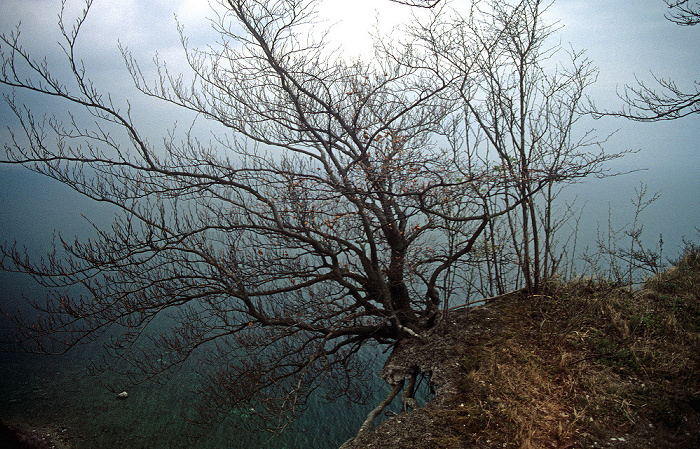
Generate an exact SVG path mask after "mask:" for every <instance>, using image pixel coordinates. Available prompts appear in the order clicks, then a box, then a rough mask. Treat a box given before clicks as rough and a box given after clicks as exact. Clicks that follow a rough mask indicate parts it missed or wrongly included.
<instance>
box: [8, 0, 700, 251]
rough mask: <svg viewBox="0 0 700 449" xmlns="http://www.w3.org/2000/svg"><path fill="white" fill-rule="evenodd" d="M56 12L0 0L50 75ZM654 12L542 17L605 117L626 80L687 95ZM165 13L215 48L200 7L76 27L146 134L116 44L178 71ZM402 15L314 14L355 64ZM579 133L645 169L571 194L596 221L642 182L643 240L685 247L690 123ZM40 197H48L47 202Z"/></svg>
mask: <svg viewBox="0 0 700 449" xmlns="http://www.w3.org/2000/svg"><path fill="white" fill-rule="evenodd" d="M458 1H466V0H458ZM60 6H61V2H60V1H59V0H0V30H1V31H2V32H5V33H7V32H9V31H11V30H12V29H13V28H14V27H15V26H16V24H17V23H18V22H20V21H21V22H22V28H21V29H22V34H23V42H24V44H25V47H26V48H28V49H30V50H32V52H33V53H34V54H35V55H36V56H37V57H43V56H46V57H47V60H48V62H49V64H51V65H53V64H56V63H60V61H61V60H60V48H59V47H58V46H57V45H56V41H57V40H58V38H59V35H58V34H57V31H58V29H57V26H56V21H57V15H58V12H59V10H60ZM82 7H83V2H82V1H81V0H68V1H67V8H68V10H69V11H72V14H73V15H72V16H73V17H75V15H76V14H77V12H78V11H79V10H80V9H82ZM665 12H666V5H665V3H664V2H663V1H662V0H616V1H611V0H559V1H556V2H555V3H554V4H553V6H552V7H551V8H550V10H549V11H548V18H549V20H550V22H556V23H558V25H560V26H561V27H562V29H561V31H560V33H559V35H558V37H559V38H560V39H561V42H562V43H563V44H564V45H565V46H568V45H569V44H570V45H571V46H572V47H573V48H574V49H577V50H579V49H585V50H586V51H587V56H588V57H589V59H591V60H592V61H593V63H594V64H595V65H596V66H598V67H599V69H600V76H599V79H598V82H597V83H596V84H595V85H594V86H593V88H592V89H591V90H590V91H589V94H590V96H591V98H592V99H593V100H594V101H595V102H596V103H597V104H598V105H599V106H600V107H604V108H610V109H616V108H619V107H620V106H621V102H620V100H619V99H618V98H617V97H616V92H617V91H618V90H620V89H622V88H623V87H624V85H625V84H633V83H634V80H635V76H637V77H638V78H640V79H642V80H645V81H652V75H651V73H654V74H655V75H657V76H660V77H664V78H672V79H674V80H676V81H678V83H679V85H680V86H687V87H692V83H693V80H700V26H697V27H679V26H677V25H674V24H672V23H671V22H669V21H667V20H666V19H665V18H664V13H665ZM174 14H176V15H177V16H178V18H179V20H180V21H181V23H182V24H183V25H184V26H185V29H186V34H187V35H188V36H189V37H190V39H191V42H192V43H193V44H194V45H206V44H207V43H209V42H212V40H213V39H215V38H216V35H215V34H213V33H212V31H211V29H210V27H209V24H208V23H207V21H206V17H208V16H209V15H210V9H209V6H208V2H207V1H206V0H204V1H202V0H149V1H145V0H123V1H118V2H115V1H112V0H94V4H93V7H92V10H91V14H90V16H89V18H88V21H87V22H86V24H85V27H84V29H83V36H82V41H81V42H82V47H81V51H82V53H81V56H82V57H83V59H84V60H85V61H86V64H87V67H88V70H89V75H90V76H91V77H92V78H93V79H94V80H96V81H97V82H98V85H100V86H101V87H102V88H103V89H105V90H106V91H108V92H110V93H112V94H114V95H115V96H117V97H119V96H120V95H121V96H126V97H127V99H128V100H129V101H131V102H132V103H133V104H140V107H141V116H140V117H141V118H143V119H144V120H149V119H150V120H151V122H152V123H149V126H151V127H152V128H153V131H154V132H160V131H161V130H164V129H167V128H168V127H170V126H171V123H170V122H169V120H160V118H163V117H168V116H167V115H166V114H165V112H164V111H166V109H167V108H166V106H165V105H162V104H156V103H154V102H152V101H151V102H144V103H138V102H139V101H140V100H139V97H137V96H133V97H132V95H133V94H134V91H133V89H132V88H131V87H130V86H131V80H130V78H129V77H128V74H127V73H126V71H125V69H124V66H123V63H122V60H121V56H120V53H119V50H118V48H117V45H118V42H121V43H122V44H123V45H125V46H127V47H128V48H129V49H130V50H131V51H132V52H133V53H134V56H135V57H136V58H137V59H138V60H139V61H140V62H142V63H143V64H144V66H148V63H149V61H150V60H151V58H152V57H153V55H155V54H156V52H157V53H158V54H159V55H160V57H161V59H163V60H166V61H168V62H169V64H170V66H171V68H177V67H179V66H178V64H181V63H182V51H181V47H180V43H179V39H178V36H177V32H176V29H175V20H174V18H173V15H174ZM407 16H408V10H407V8H406V7H403V6H399V5H395V4H391V3H390V2H388V0H352V1H350V0H326V1H325V2H323V9H322V18H326V19H327V20H328V22H326V23H328V24H333V27H332V34H331V35H332V37H333V39H335V40H336V41H337V42H338V43H339V44H340V45H343V48H344V49H345V51H346V52H347V54H348V55H356V54H363V53H364V52H366V51H367V50H368V49H369V48H370V45H371V43H370V40H369V37H368V33H369V32H370V31H371V29H372V27H373V26H374V24H375V21H376V19H377V18H378V20H379V23H382V24H384V26H385V27H390V26H392V25H393V24H396V23H399V22H401V21H402V20H404V19H405V18H406V17H407ZM3 92H7V90H6V89H4V90H3ZM27 98H28V100H27V101H29V102H34V101H37V99H36V98H35V97H31V96H29V97H27ZM154 117H157V118H159V120H153V118H154ZM137 118H138V117H137ZM0 119H1V120H2V122H3V124H7V125H9V126H13V125H12V121H11V114H10V113H9V111H8V108H7V106H6V105H5V104H0ZM583 126H591V127H595V128H597V129H599V134H600V135H606V134H608V133H609V132H612V131H613V130H616V129H619V131H618V132H617V134H615V135H614V136H613V137H612V138H611V139H610V140H609V141H608V145H607V149H608V150H609V151H610V152H616V151H620V150H625V149H638V150H639V153H638V154H636V155H632V156H630V157H628V158H626V159H624V160H623V161H619V162H616V164H617V165H618V166H620V168H621V169H634V168H646V169H648V170H647V171H645V172H643V173H638V174H635V175H631V176H628V177H625V178H623V179H622V178H616V179H612V180H608V181H603V182H600V183H598V184H596V185H592V186H589V185H588V184H587V185H586V186H585V188H584V189H579V191H578V193H579V194H580V195H582V196H583V197H585V198H584V201H586V202H589V203H593V210H596V211H597V212H596V213H597V214H599V213H600V211H601V210H603V209H606V210H607V204H608V202H611V204H613V208H616V207H618V205H620V204H622V203H625V204H626V198H629V197H630V196H631V195H632V194H633V193H634V186H635V185H636V184H637V183H638V182H639V181H640V180H643V181H645V182H647V183H648V184H649V188H650V190H652V191H657V190H661V191H662V192H663V196H662V200H663V204H662V205H657V206H655V208H654V209H653V210H652V211H651V213H652V216H653V219H651V221H652V223H650V225H649V227H650V228H652V229H651V230H650V233H652V234H656V235H658V232H657V231H661V232H665V233H670V234H673V235H674V237H673V238H675V239H676V240H679V239H680V237H681V235H687V236H689V237H692V236H693V235H694V231H693V227H694V226H700V149H699V145H700V144H699V143H698V142H700V115H696V116H693V117H688V118H685V119H683V120H679V121H675V122H666V123H651V124H647V123H633V122H629V121H626V120H624V119H615V118H605V119H602V120H598V121H593V120H589V121H587V122H586V124H584V125H583ZM0 136H1V137H2V139H6V138H7V132H6V131H4V130H3V131H2V134H0ZM13 171H14V170H7V169H6V168H4V167H0V176H3V177H4V182H5V183H11V182H12V179H13V178H12V176H15V175H13V173H12V172H13ZM37 188H39V187H38V186H37ZM35 193H36V192H35ZM51 193H52V192H51V191H47V192H46V195H50V194H51ZM38 194H39V195H40V197H41V193H40V192H38ZM4 202H5V203H7V204H4V210H3V211H2V212H0V214H5V215H13V214H14V215H17V214H18V212H17V210H18V208H19V209H21V208H22V207H26V206H25V205H24V204H25V203H26V200H25V199H24V198H23V197H20V196H16V197H12V198H8V197H7V195H5V197H4ZM603 206H604V207H603ZM20 215H21V214H20ZM602 219H603V220H605V217H602ZM1 223H2V222H0V224H1Z"/></svg>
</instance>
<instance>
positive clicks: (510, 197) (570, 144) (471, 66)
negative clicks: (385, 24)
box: [414, 0, 623, 295]
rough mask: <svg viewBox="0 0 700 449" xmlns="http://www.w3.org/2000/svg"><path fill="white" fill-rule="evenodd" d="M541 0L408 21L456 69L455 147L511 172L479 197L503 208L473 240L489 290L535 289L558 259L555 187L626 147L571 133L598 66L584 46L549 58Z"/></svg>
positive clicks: (595, 170)
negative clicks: (609, 148)
mask: <svg viewBox="0 0 700 449" xmlns="http://www.w3.org/2000/svg"><path fill="white" fill-rule="evenodd" d="M548 4H549V3H548V2H542V1H537V0H533V1H521V2H517V3H515V4H512V5H511V4H507V3H499V2H488V3H486V4H484V5H483V9H480V8H479V4H477V5H475V6H474V7H473V8H472V10H471V12H470V15H469V16H459V15H457V14H454V15H453V18H452V19H451V20H446V19H437V18H436V19H432V20H429V21H426V25H425V26H422V27H415V28H414V32H415V37H416V39H417V40H418V41H420V42H422V43H423V45H424V46H425V47H426V48H429V49H430V51H431V52H432V53H434V54H436V55H441V59H442V61H441V64H442V65H443V66H445V67H449V70H451V71H452V73H454V75H453V77H454V79H455V82H456V85H457V86H458V96H459V102H460V108H461V111H460V113H459V114H458V115H455V123H460V126H461V130H460V132H459V133H451V134H450V137H452V139H451V140H450V144H451V149H452V151H454V152H455V153H458V152H462V151H463V150H464V148H468V150H467V151H468V157H469V158H470V160H471V161H472V165H476V166H479V167H481V166H486V167H488V169H489V170H490V171H492V172H496V173H500V174H501V175H502V176H503V177H506V178H509V179H514V180H516V181H515V184H513V185H509V186H508V191H507V192H506V194H505V195H499V196H489V197H488V198H484V204H485V207H487V208H489V209H490V210H499V209H500V208H503V207H505V208H506V209H508V210H509V212H508V213H507V214H505V215H503V216H500V217H499V218H498V219H492V220H490V221H489V226H488V227H487V233H486V236H485V239H484V241H483V242H482V243H483V244H482V245H480V249H481V254H482V255H483V263H485V265H484V268H485V270H486V271H487V273H488V274H487V276H486V279H483V278H480V279H479V284H480V287H481V288H488V289H490V290H488V293H490V294H491V295H493V294H502V293H504V286H506V285H509V286H510V288H514V287H516V286H518V285H519V284H520V283H522V284H524V285H522V286H523V287H524V288H526V289H527V290H528V291H529V292H531V293H534V292H537V291H539V290H540V288H541V287H542V283H543V280H544V279H546V278H548V277H551V276H552V275H553V274H554V273H555V272H556V269H557V265H558V261H559V260H558V255H557V254H555V251H554V245H555V243H556V239H555V233H556V230H557V229H558V228H559V227H560V226H561V223H562V221H563V219H564V216H559V217H555V216H553V213H554V201H555V199H556V196H557V194H558V192H559V189H560V188H561V186H562V185H565V184H566V183H569V182H572V181H575V180H577V179H581V178H583V177H586V176H589V175H592V174H596V175H604V172H603V170H602V165H603V164H604V162H606V161H607V160H609V159H612V158H616V157H620V156H622V155H623V153H617V154H606V153H605V152H604V151H603V149H602V144H603V143H604V139H603V140H600V139H596V138H595V136H594V135H593V133H592V132H591V131H587V132H585V131H584V132H582V133H580V134H575V133H574V128H575V125H576V123H577V122H578V121H579V120H580V118H581V117H582V116H583V112H582V111H581V109H580V104H581V99H582V98H583V92H584V91H585V89H586V88H587V87H588V86H590V85H591V84H592V83H593V82H595V79H596V77H597V70H596V69H595V68H594V67H593V66H592V64H591V63H590V61H588V60H587V59H586V58H585V57H584V54H583V52H574V51H572V52H569V53H568V57H569V61H568V63H563V64H562V63H559V64H556V63H554V62H553V60H554V57H555V55H557V54H558V53H561V52H562V49H561V47H560V46H557V45H554V46H550V43H549V39H548V38H549V37H550V35H551V34H552V33H553V32H555V31H556V30H554V29H552V28H551V27H550V26H547V25H546V24H544V23H543V22H544V19H543V16H544V14H545V13H546V10H547V6H548ZM445 9H446V8H445ZM440 14H442V15H444V14H445V13H444V11H441V12H438V13H436V17H439V16H440ZM466 30H468V32H465V31H466ZM448 134H449V133H448ZM455 137H457V138H456V139H455ZM477 161H478V162H477ZM543 181H544V183H543ZM515 204H517V205H518V206H517V207H516V208H515V209H513V208H512V206H514V205H515ZM506 273H510V275H507V274H506ZM494 288H495V290H494Z"/></svg>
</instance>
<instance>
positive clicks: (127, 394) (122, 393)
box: [117, 391, 129, 399]
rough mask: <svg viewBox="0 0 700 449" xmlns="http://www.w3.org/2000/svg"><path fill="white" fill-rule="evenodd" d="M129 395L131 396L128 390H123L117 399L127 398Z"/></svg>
mask: <svg viewBox="0 0 700 449" xmlns="http://www.w3.org/2000/svg"><path fill="white" fill-rule="evenodd" d="M128 397H129V393H127V392H126V391H122V392H121V393H119V394H118V395H117V399H126V398H128Z"/></svg>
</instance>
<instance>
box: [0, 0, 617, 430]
mask: <svg viewBox="0 0 700 449" xmlns="http://www.w3.org/2000/svg"><path fill="white" fill-rule="evenodd" d="M316 3H317V2H316V1H314V0H259V1H251V0H228V1H224V2H222V6H223V8H224V9H225V12H224V13H222V14H220V15H219V16H217V18H216V19H215V20H214V21H213V24H214V26H215V27H216V30H217V32H218V33H219V35H220V40H219V42H218V44H217V45H215V46H210V47H207V48H205V49H196V48H191V47H190V46H189V44H188V41H187V38H186V37H185V35H184V33H183V32H182V30H180V31H181V35H182V42H183V47H184V50H185V53H186V56H187V60H188V62H189V65H190V68H191V78H190V79H189V80H187V79H186V78H185V76H184V75H181V74H177V73H170V72H169V71H168V70H167V68H166V66H165V65H164V64H158V65H157V68H158V73H159V77H158V78H157V79H156V80H155V81H154V80H149V79H147V78H146V77H145V76H144V75H143V74H142V73H143V72H142V70H141V68H140V67H139V65H138V63H137V61H136V60H135V59H134V58H133V57H132V56H131V54H130V53H129V52H128V51H127V50H125V49H124V50H123V55H124V59H125V62H126V65H127V68H128V70H129V73H130V74H131V76H132V78H133V81H134V83H135V85H136V87H137V88H138V89H139V90H140V91H141V92H142V93H143V94H144V95H147V96H152V97H156V98H159V99H161V100H164V101H166V102H169V103H171V104H172V105H175V106H177V107H179V108H184V109H185V110H189V111H192V112H194V113H196V114H198V115H199V116H202V117H205V118H206V119H208V120H210V121H211V123H212V125H213V126H218V128H217V131H216V132H215V133H214V136H215V138H214V139H213V141H212V142H209V143H203V142H201V141H200V140H199V139H197V138H196V136H195V135H194V134H190V133H185V134H184V136H183V137H182V138H181V139H178V138H177V137H176V136H175V135H176V133H175V132H173V133H171V134H170V135H169V136H168V137H167V138H165V139H164V140H163V143H162V145H155V144H154V143H152V142H151V141H149V140H148V139H147V138H146V136H145V134H144V133H143V131H142V130H143V129H146V128H147V127H148V123H143V124H139V123H136V122H135V121H134V120H133V119H132V116H131V109H130V106H129V104H128V103H124V104H122V105H121V106H120V104H119V101H118V100H117V99H115V98H113V95H112V94H114V93H110V94H109V95H104V94H102V93H101V92H99V91H98V90H97V88H96V87H95V86H94V85H93V84H92V83H91V81H90V80H89V78H88V76H87V73H86V69H85V68H84V65H83V64H82V63H81V61H80V60H79V58H78V57H77V56H76V55H77V48H78V41H79V36H80V28H81V26H82V24H83V23H84V21H85V20H87V17H88V12H89V9H90V7H91V2H90V1H88V2H87V4H86V8H85V11H84V12H83V14H82V15H81V16H80V17H79V18H78V20H77V21H76V22H75V23H74V24H73V26H72V27H70V26H68V25H66V24H65V23H64V20H63V16H61V20H60V21H59V27H60V30H61V32H62V35H63V38H64V41H63V42H62V46H63V48H64V49H65V54H66V57H67V67H68V69H69V71H70V73H71V75H72V79H70V80H67V81H60V80H58V79H57V78H56V77H55V76H54V75H53V74H52V71H51V70H50V68H49V67H48V66H47V64H46V63H44V62H43V61H42V60H37V59H34V58H33V56H32V55H30V54H29V53H28V52H27V51H26V50H25V49H24V48H23V47H22V46H21V43H20V40H19V33H18V32H14V33H10V34H9V35H7V34H6V35H3V36H2V37H1V38H0V42H1V44H2V45H1V48H0V50H1V51H2V71H1V78H0V83H2V84H3V85H5V86H6V87H9V88H14V89H24V90H29V91H35V92H39V93H42V94H44V95H48V96H52V97H54V98H59V99H61V100H63V101H65V102H67V104H68V105H70V106H72V107H75V108H79V109H82V110H83V111H84V112H87V113H89V114H90V115H91V117H92V119H91V120H92V122H93V123H92V124H91V125H89V126H83V125H81V122H80V120H79V119H78V118H72V119H69V120H68V121H60V120H59V119H58V118H53V119H49V120H46V121H42V120H39V119H38V118H36V117H35V116H34V115H33V114H32V113H31V111H30V110H29V109H28V108H26V107H25V106H23V105H22V104H19V103H18V102H17V101H15V100H14V98H15V97H13V96H12V95H7V96H6V98H7V99H8V101H9V104H10V106H11V107H12V110H13V111H14V112H15V115H16V117H17V119H18V123H19V124H20V129H21V130H22V133H16V134H13V136H12V140H11V141H10V142H8V143H6V145H5V148H6V156H5V158H4V160H3V162H5V163H10V164H21V165H24V166H27V167H28V168H30V169H32V170H35V171H37V172H39V173H43V174H45V175H47V176H50V177H52V178H55V179H57V180H59V181H60V182H62V183H64V184H66V185H68V186H70V187H71V188H73V189H74V190H76V191H77V192H80V193H82V194H84V195H86V196H88V197H90V198H93V199H95V200H97V201H104V202H109V203H111V204H113V205H114V206H115V207H116V208H118V209H119V211H120V214H119V215H118V216H117V217H116V218H115V222H114V225H113V226H112V228H111V229H99V230H98V231H99V233H98V236H97V237H96V238H94V239H91V240H86V241H76V242H68V241H64V240H61V241H60V242H59V244H58V245H57V247H56V251H55V252H54V253H53V254H50V255H48V257H46V258H44V259H41V260H39V261H35V260H30V258H29V257H27V255H26V253H25V252H24V251H23V250H22V249H21V248H20V247H19V246H17V245H5V246H3V247H2V248H1V251H2V267H3V269H5V270H11V271H19V272H23V273H28V274H30V275H32V276H33V277H34V278H35V279H36V281H37V282H39V283H41V284H43V285H45V286H48V287H51V288H52V294H51V295H50V296H49V297H48V298H46V301H36V302H34V303H33V306H34V307H35V308H36V309H37V310H38V311H40V312H41V313H40V315H39V318H38V319H37V320H36V321H27V320H25V318H24V317H22V316H17V315H15V317H14V320H15V323H16V324H17V326H18V330H19V332H20V333H21V337H22V341H23V343H24V349H25V350H30V351H37V352H62V351H65V350H68V349H70V348H71V347H73V346H75V345H76V344H80V343H83V342H86V341H92V340H95V339H100V338H102V337H103V336H104V335H105V333H109V335H110V339H109V340H108V342H107V343H106V346H107V349H108V354H109V358H108V360H107V362H108V366H107V367H108V368H110V369H112V370H115V371H117V372H120V373H123V374H124V375H125V376H126V378H127V380H128V381H130V382H139V381H141V380H143V379H148V378H151V377H153V376H155V375H166V376H167V375H168V374H170V373H172V372H174V371H175V370H177V369H178V368H179V367H180V366H181V365H182V364H183V363H185V362H186V361H188V360H189V359H191V358H193V357H194V358H197V360H198V364H199V366H200V367H201V370H202V374H203V375H204V376H205V377H204V378H205V382H204V384H203V386H202V392H201V393H202V395H203V397H204V398H205V399H206V400H205V401H204V404H205V406H204V407H202V408H201V414H200V416H199V419H200V420H201V422H202V423H208V424H209V425H211V424H212V423H217V422H222V421H223V420H225V419H227V417H230V416H231V415H232V414H231V411H236V410H244V409H245V410H248V409H250V408H254V409H255V411H256V412H255V414H254V415H251V416H250V418H249V419H245V420H238V421H236V422H235V423H232V425H237V426H239V427H240V428H242V429H252V428H268V429H282V428H284V427H285V426H286V425H287V423H288V422H289V420H290V419H292V418H293V417H294V416H296V415H298V414H299V413H300V412H302V411H303V409H304V407H305V405H306V401H307V399H308V397H309V395H310V394H311V393H312V392H313V391H314V390H316V389H317V388H319V387H323V388H324V389H326V391H327V392H329V393H330V394H331V395H345V396H348V397H350V398H351V399H353V400H358V401H359V400H362V399H363V397H364V396H365V394H364V393H365V392H366V390H367V389H366V383H365V379H366V375H367V374H368V373H367V370H368V365H367V364H366V363H364V362H363V360H362V358H361V356H360V354H361V352H360V349H361V348H362V347H363V346H366V345H368V344H381V345H389V347H391V345H395V344H397V343H404V342H407V341H417V342H420V341H424V340H425V339H428V338H431V337H430V335H431V334H430V330H431V329H432V328H433V327H434V326H435V325H436V323H437V322H438V321H439V320H440V318H441V313H440V312H441V309H442V308H445V307H446V306H447V305H449V304H453V303H454V302H455V301H457V300H459V301H464V300H467V299H468V298H464V297H460V296H459V295H460V290H459V289H456V288H454V285H455V280H457V281H460V280H464V279H468V278H469V277H470V275H471V273H472V272H473V271H474V269H475V268H474V261H473V260H471V259H470V257H471V256H472V255H473V254H474V250H475V246H476V245H477V242H478V241H479V239H480V238H482V237H483V236H484V235H486V234H485V231H486V230H487V229H488V228H489V226H491V227H494V226H500V224H498V223H500V222H498V221H497V220H498V219H499V217H501V218H502V220H506V221H505V223H507V224H508V231H509V232H511V233H512V235H510V236H508V238H509V239H512V242H513V248H514V250H515V251H516V254H517V261H518V264H519V266H520V267H521V269H522V272H523V275H524V276H525V279H526V280H527V282H528V287H530V288H531V290H534V289H536V288H537V282H538V279H539V274H536V273H539V272H540V271H541V270H542V268H541V267H542V263H543V262H542V261H543V260H546V258H548V257H550V253H551V251H550V249H544V250H543V249H542V248H543V246H542V243H541V241H539V240H537V239H538V238H539V237H540V235H541V234H542V231H541V230H540V228H539V222H537V220H538V218H537V216H538V215H537V211H536V207H537V206H536V203H535V197H536V196H537V195H538V194H540V193H542V192H547V191H549V189H551V188H552V186H554V185H555V184H559V183H562V182H573V181H575V180H576V179H580V178H582V177H585V176H589V175H591V174H596V173H601V172H602V163H603V162H604V161H605V160H607V159H608V158H609V157H610V156H607V155H605V154H604V153H602V152H595V153H589V152H588V151H587V148H588V147H590V146H593V145H594V141H593V140H591V138H590V137H589V134H587V133H584V135H583V137H582V138H581V139H574V138H573V137H572V128H573V126H574V124H575V123H576V117H577V115H576V104H577V102H578V100H579V99H580V95H581V91H582V90H583V88H585V87H586V86H587V85H588V84H590V82H592V80H593V79H594V76H593V71H592V70H591V69H590V67H589V65H588V63H587V62H585V61H582V60H581V59H580V58H579V55H578V54H574V55H573V56H574V57H573V58H572V63H573V67H572V68H571V70H570V71H569V70H564V71H561V70H560V69H555V76H553V77H547V76H544V72H543V70H544V68H543V67H542V66H541V65H540V63H541V62H542V61H543V58H544V59H546V58H548V57H550V56H551V55H552V52H551V51H549V50H543V47H542V46H543V44H544V42H545V40H546V37H547V36H548V35H549V30H548V29H547V28H541V24H540V22H541V10H540V2H539V1H536V0H524V1H522V2H519V3H516V4H514V5H506V4H503V3H502V2H492V4H491V5H490V6H491V8H492V9H490V12H486V11H477V10H476V9H472V10H471V13H470V14H471V15H468V16H460V15H458V14H457V12H456V11H453V10H450V9H448V8H437V9H435V13H434V14H433V15H432V16H431V19H430V21H429V23H427V24H420V23H416V24H413V25H411V26H409V27H408V28H407V30H406V33H405V36H406V39H407V42H406V43H404V44H398V43H394V44H391V45H390V44H389V43H387V41H385V42H383V43H381V42H379V43H378V45H377V47H378V54H377V58H375V60H374V61H373V62H370V63H364V62H353V63H348V62H346V61H344V60H343V59H342V58H340V57H338V56H337V54H335V53H333V52H332V51H330V50H329V49H328V46H327V44H326V42H324V40H323V35H322V34H321V35H315V34H314V33H313V32H312V31H310V30H311V28H310V24H312V23H313V22H314V14H315V13H314V8H315V4H316ZM437 31H439V32H440V33H439V34H436V32H437ZM394 42H399V41H394ZM120 134H121V135H120ZM548 195H549V194H548ZM547 198H551V196H550V197H547ZM545 205H546V203H545ZM516 211H517V212H518V214H517V215H516V214H515V212H516ZM544 235H545V236H546V237H547V236H548V235H549V234H548V231H546V230H545V231H544ZM547 238H549V237H547ZM499 244H500V243H499ZM545 248H546V247H545ZM492 249H493V251H495V252H496V253H500V251H501V250H500V249H499V248H498V247H497V246H493V248H492ZM533 260H534V262H533ZM545 266H546V265H545ZM533 273H535V274H533ZM156 324H157V325H158V329H162V328H163V327H164V326H165V327H166V328H167V329H168V330H167V331H165V332H162V331H161V332H154V331H153V328H154V327H155V326H156ZM409 371H410V370H409ZM419 374H420V373H418V372H416V371H415V370H413V371H410V374H409V382H408V385H413V384H414V383H415V377H416V376H418V375H419ZM402 385H403V382H400V384H397V385H392V387H394V389H393V391H392V394H393V395H397V394H398V393H399V392H400V390H401V388H402ZM411 389H412V387H411ZM411 395H412V391H410V392H408V393H406V394H404V396H406V398H405V399H407V400H408V399H410V397H411ZM392 397H393V396H392ZM374 416H375V414H373V415H372V416H371V418H370V419H369V420H368V422H367V423H366V424H365V426H363V429H367V428H370V427H371V425H372V421H373V417H374Z"/></svg>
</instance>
